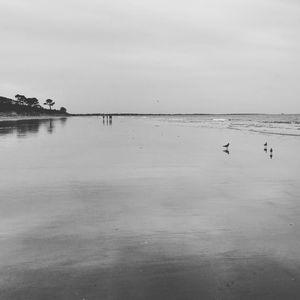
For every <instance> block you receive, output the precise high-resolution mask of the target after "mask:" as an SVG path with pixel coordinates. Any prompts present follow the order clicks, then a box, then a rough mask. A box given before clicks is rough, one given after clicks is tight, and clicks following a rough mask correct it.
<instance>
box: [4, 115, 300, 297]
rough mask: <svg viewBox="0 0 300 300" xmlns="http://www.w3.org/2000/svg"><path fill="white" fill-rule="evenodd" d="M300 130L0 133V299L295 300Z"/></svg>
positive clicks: (235, 119) (288, 126)
mask: <svg viewBox="0 0 300 300" xmlns="http://www.w3.org/2000/svg"><path fill="white" fill-rule="evenodd" d="M298 118H299V117H298V116H285V115H280V116H261V115H259V116H258V115H254V116H249V115H247V116H246V115H242V116H237V115H224V116H220V115H218V116H168V117H165V116H156V117H153V116H152V117H113V119H112V122H109V120H103V119H102V117H70V118H54V119H41V120H36V119H32V120H12V121H5V122H0V191H1V195H0V299H5V300H21V299H22V300H23V299H30V300H40V299H46V300H48V299H57V300H65V299H80V300H82V299H86V300H89V299H120V300H121V299H122V300H123V299H130V300H132V299H133V300H135V299H147V300H148V299H151V300H152V299H230V300H231V299H298V298H299V297H300V285H299V282H300V255H299V248H300V205H299V199H300V176H299V170H300V160H299V153H300V138H299V136H298V135H296V134H295V132H297V130H298V129H297V126H298V123H297V122H298ZM283 122H284V123H283ZM257 131H258V132H257ZM274 133H275V134H274ZM227 142H230V144H231V145H230V147H229V151H228V152H226V151H225V152H224V148H223V147H222V145H224V144H226V143H227ZM265 142H268V147H267V148H266V149H265V148H264V146H263V145H264V143H265ZM271 147H272V148H273V150H274V152H273V155H271V153H270V148H271Z"/></svg>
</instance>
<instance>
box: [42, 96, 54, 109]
mask: <svg viewBox="0 0 300 300" xmlns="http://www.w3.org/2000/svg"><path fill="white" fill-rule="evenodd" d="M54 104H55V102H54V101H53V100H51V99H47V100H46V102H45V103H44V105H48V106H49V109H50V110H51V108H52V106H53V105H54Z"/></svg>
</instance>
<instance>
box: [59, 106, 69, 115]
mask: <svg viewBox="0 0 300 300" xmlns="http://www.w3.org/2000/svg"><path fill="white" fill-rule="evenodd" d="M59 111H60V112H61V113H63V114H65V113H67V109H66V108H65V107H63V106H62V107H61V108H60V110H59Z"/></svg>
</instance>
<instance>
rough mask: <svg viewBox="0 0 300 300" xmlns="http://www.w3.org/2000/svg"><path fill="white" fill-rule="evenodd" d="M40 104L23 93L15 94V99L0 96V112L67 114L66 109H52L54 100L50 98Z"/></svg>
mask: <svg viewBox="0 0 300 300" xmlns="http://www.w3.org/2000/svg"><path fill="white" fill-rule="evenodd" d="M43 105H45V106H47V107H48V109H46V108H44V107H42V106H41V104H40V102H39V100H38V99H37V98H27V97H25V96H24V95H20V94H17V95H16V96H15V100H13V99H9V98H6V97H1V96H0V112H3V113H16V114H34V115H38V114H51V115H55V114H58V115H67V114H68V113H67V109H66V108H65V107H60V109H53V106H54V105H55V102H54V101H53V100H52V99H47V100H46V101H45V102H44V103H43Z"/></svg>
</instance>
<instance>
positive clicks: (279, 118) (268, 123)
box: [161, 114, 300, 136]
mask: <svg viewBox="0 0 300 300" xmlns="http://www.w3.org/2000/svg"><path fill="white" fill-rule="evenodd" d="M161 119H162V120H165V121H168V122H176V123H184V124H185V125H192V126H199V127H211V128H227V129H235V130H245V131H252V132H258V133H266V134H281V135H294V136H300V115H299V114H294V115H286V114H280V115H259V114H253V115H195V116H184V115H182V116H168V117H165V118H161Z"/></svg>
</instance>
